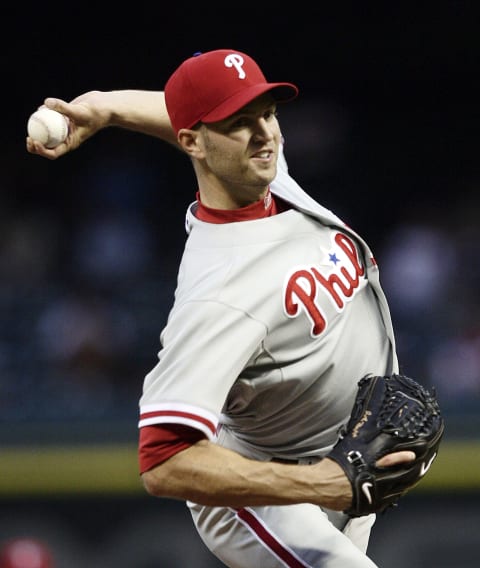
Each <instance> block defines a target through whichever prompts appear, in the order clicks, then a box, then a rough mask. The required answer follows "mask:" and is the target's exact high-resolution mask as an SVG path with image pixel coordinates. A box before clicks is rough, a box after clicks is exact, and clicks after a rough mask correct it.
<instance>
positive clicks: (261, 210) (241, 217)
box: [195, 190, 289, 225]
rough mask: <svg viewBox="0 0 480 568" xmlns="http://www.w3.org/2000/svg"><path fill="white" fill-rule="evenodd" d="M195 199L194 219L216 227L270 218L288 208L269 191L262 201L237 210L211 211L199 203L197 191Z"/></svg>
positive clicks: (211, 209) (210, 208)
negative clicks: (196, 205) (213, 224)
mask: <svg viewBox="0 0 480 568" xmlns="http://www.w3.org/2000/svg"><path fill="white" fill-rule="evenodd" d="M196 198H197V203H198V207H197V209H196V211H195V217H197V219H200V221H205V222H207V223H216V224H218V225H220V224H223V223H235V222H238V221H253V220H255V219H263V218H264V217H272V216H273V215H276V214H277V213H281V212H282V211H285V210H286V209H288V208H289V205H288V204H287V203H285V202H284V201H283V200H281V199H280V198H279V197H276V196H274V195H272V194H271V193H270V190H268V193H267V195H266V196H265V197H264V198H263V199H259V200H258V201H256V202H255V203H252V204H251V205H247V206H246V207H240V208H239V209H213V208H212V207H207V206H206V205H204V204H203V203H202V202H201V201H200V192H198V191H197V193H196Z"/></svg>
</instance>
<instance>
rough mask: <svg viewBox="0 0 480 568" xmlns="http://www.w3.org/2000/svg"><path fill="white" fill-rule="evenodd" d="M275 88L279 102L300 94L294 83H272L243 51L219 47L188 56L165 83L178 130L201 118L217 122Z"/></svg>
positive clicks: (207, 121)
mask: <svg viewBox="0 0 480 568" xmlns="http://www.w3.org/2000/svg"><path fill="white" fill-rule="evenodd" d="M267 91H272V95H273V96H274V98H275V100H276V101H277V102H287V101H290V100H292V99H294V98H295V97H296V96H297V94H298V87H296V86H295V85H293V84H292V83H269V82H267V80H266V79H265V76H264V74H263V73H262V71H261V69H260V67H259V66H258V65H257V63H255V61H254V60H253V59H252V58H251V57H249V56H248V55H246V54H245V53H242V52H240V51H235V50H233V49H217V50H215V51H207V52H205V53H196V54H195V55H193V57H190V58H189V59H186V60H185V61H184V62H183V63H182V64H181V65H180V66H179V67H178V68H177V69H176V71H174V73H173V74H172V75H171V76H170V78H169V79H168V81H167V84H166V85H165V102H166V105H167V111H168V114H169V117H170V121H171V123H172V126H173V129H174V130H175V132H178V131H179V130H180V128H192V127H193V126H194V125H195V124H197V123H198V122H206V123H209V122H217V121H219V120H223V119H224V118H227V117H229V116H231V115H232V114H234V113H236V112H237V111H238V110H240V109H241V108H242V107H244V106H245V105H246V104H248V103H249V102H251V101H252V100H253V99H255V98H257V97H259V96H260V95H262V94H263V93H266V92H267Z"/></svg>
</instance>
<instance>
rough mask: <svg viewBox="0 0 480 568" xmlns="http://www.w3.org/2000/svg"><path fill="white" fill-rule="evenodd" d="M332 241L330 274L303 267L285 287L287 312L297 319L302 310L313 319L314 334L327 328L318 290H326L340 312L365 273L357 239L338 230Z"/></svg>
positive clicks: (312, 332) (313, 335)
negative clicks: (318, 299) (319, 302)
mask: <svg viewBox="0 0 480 568" xmlns="http://www.w3.org/2000/svg"><path fill="white" fill-rule="evenodd" d="M333 241H334V243H335V245H336V247H335V252H332V253H330V254H329V260H330V262H332V263H333V270H332V271H331V272H330V274H328V275H326V276H324V275H322V274H321V273H320V272H319V270H317V269H316V268H315V267H314V266H312V267H310V268H300V269H298V270H296V271H295V272H293V274H291V276H290V277H289V279H288V281H287V285H286V287H285V297H284V308H285V312H286V314H287V315H288V316H289V317H292V318H294V317H296V316H297V315H298V314H299V313H300V312H302V311H303V312H304V313H306V314H307V316H308V318H309V319H310V321H311V322H312V329H311V335H312V337H316V336H318V335H320V334H321V333H322V332H323V331H324V330H325V328H326V327H327V322H326V319H325V317H324V316H323V314H322V312H321V310H320V306H319V305H318V303H317V292H318V291H319V290H323V291H324V292H326V293H327V295H328V297H329V298H330V299H331V300H332V301H333V305H334V306H335V308H336V309H337V310H338V311H339V312H340V311H342V310H343V308H344V307H345V304H346V302H347V301H348V300H350V299H351V298H352V297H353V295H354V294H355V292H356V290H358V288H359V286H360V278H361V277H362V276H363V275H364V274H365V268H364V267H363V266H362V264H361V262H360V259H359V257H358V252H357V247H356V246H355V244H354V242H353V241H352V240H351V239H350V238H348V237H347V236H346V235H343V234H342V233H336V234H335V236H334V238H333ZM337 253H338V255H339V256H337ZM342 253H343V254H342Z"/></svg>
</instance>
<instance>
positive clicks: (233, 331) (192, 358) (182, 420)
mask: <svg viewBox="0 0 480 568" xmlns="http://www.w3.org/2000/svg"><path fill="white" fill-rule="evenodd" d="M265 333H266V332H265V327H264V326H263V325H262V324H260V323H259V322H258V321H256V320H255V319H253V318H252V317H250V316H249V315H248V314H246V313H245V312H244V311H243V310H240V309H235V308H232V307H231V306H230V305H226V304H224V303H222V302H218V301H192V302H185V303H182V304H181V305H180V306H176V307H175V308H174V309H173V310H172V312H171V314H170V317H169V321H168V323H167V326H166V327H165V329H164V330H163V332H162V336H161V339H162V349H161V351H160V353H159V361H158V363H157V365H156V366H155V367H154V368H153V369H152V371H151V372H150V373H149V374H148V375H147V376H146V377H145V381H144V387H143V393H142V397H141V399H140V421H139V427H140V428H143V427H145V426H151V425H154V424H181V425H183V426H188V427H190V428H195V429H197V430H199V431H200V432H202V433H203V435H204V436H206V437H207V438H208V439H214V438H215V437H216V431H217V426H218V422H219V419H220V416H221V413H222V409H223V407H224V404H225V401H226V399H227V397H228V393H229V391H230V389H231V387H232V385H233V384H234V382H235V381H236V379H237V378H238V376H239V374H240V373H241V371H242V369H244V367H245V366H246V364H247V363H248V361H249V359H250V358H251V357H252V354H255V353H256V352H257V350H258V349H259V346H260V345H261V342H262V339H263V338H264V336H265Z"/></svg>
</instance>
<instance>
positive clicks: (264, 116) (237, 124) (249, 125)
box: [201, 94, 281, 204]
mask: <svg viewBox="0 0 480 568" xmlns="http://www.w3.org/2000/svg"><path fill="white" fill-rule="evenodd" d="M201 131H202V136H203V143H204V156H205V163H206V165H207V167H208V170H209V172H210V173H211V174H213V176H215V178H216V181H217V182H218V183H219V184H220V185H221V187H222V188H223V189H224V190H226V191H228V193H229V194H230V195H231V196H234V197H235V201H237V202H239V203H242V204H248V203H252V202H254V201H257V200H258V199H259V198H260V197H261V196H263V195H264V193H265V192H266V191H267V189H268V186H269V184H270V182H271V181H272V180H273V178H274V177H275V175H276V172H277V159H278V151H279V145H280V139H281V134H280V127H279V124H278V120H277V116H276V105H275V102H274V100H273V99H272V97H271V95H269V94H266V95H263V96H261V97H259V98H257V99H255V100H254V101H253V102H251V103H249V104H248V105H246V106H245V107H243V108H242V109H241V110H240V111H238V112H236V113H235V114H234V115H232V116H230V117H228V118H226V119H225V120H222V121H220V122H216V123H213V124H208V125H205V124H204V125H202V127H201Z"/></svg>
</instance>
